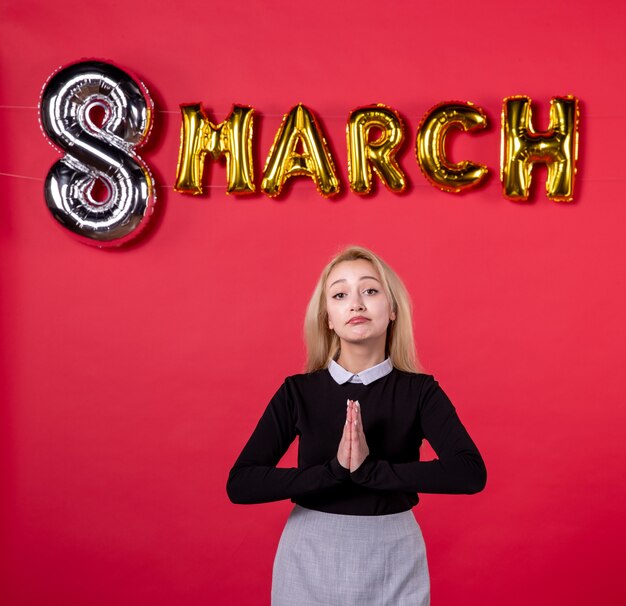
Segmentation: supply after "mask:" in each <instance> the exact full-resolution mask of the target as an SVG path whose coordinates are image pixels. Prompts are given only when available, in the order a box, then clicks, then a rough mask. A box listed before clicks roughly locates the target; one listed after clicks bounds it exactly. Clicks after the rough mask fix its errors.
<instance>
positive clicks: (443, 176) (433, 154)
mask: <svg viewBox="0 0 626 606" xmlns="http://www.w3.org/2000/svg"><path fill="white" fill-rule="evenodd" d="M486 126H487V116H485V112H483V110H482V109H480V108H479V107H476V106H475V105H473V104H472V103H469V102H447V103H440V104H439V105H436V106H435V107H433V108H432V109H431V110H430V111H428V113H427V114H426V115H425V116H424V118H423V119H422V122H421V124H420V126H419V128H418V129H417V138H416V143H415V150H416V154H417V161H418V163H419V165H420V168H421V169H422V172H423V173H424V176H425V177H426V178H427V179H428V180H429V181H430V182H431V183H432V184H433V185H434V186H435V187H438V188H439V189H441V190H443V191H447V192H452V193H458V192H461V191H464V190H467V189H469V188H471V187H475V186H476V185H478V184H479V183H480V182H481V181H482V180H483V179H484V177H485V175H486V174H487V167H486V166H483V165H482V164H475V163H474V162H469V161H467V160H463V161H461V162H458V163H456V164H454V163H452V162H450V160H448V158H447V156H446V136H447V134H448V131H449V130H450V128H460V129H462V130H464V131H466V132H473V131H476V130H480V129H483V128H485V127H486Z"/></svg>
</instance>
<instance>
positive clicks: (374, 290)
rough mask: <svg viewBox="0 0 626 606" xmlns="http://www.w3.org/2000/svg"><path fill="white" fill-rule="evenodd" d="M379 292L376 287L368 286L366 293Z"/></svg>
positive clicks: (373, 293)
mask: <svg viewBox="0 0 626 606" xmlns="http://www.w3.org/2000/svg"><path fill="white" fill-rule="evenodd" d="M377 292H378V289H376V288H366V289H365V294H368V295H375V294H376V293H377Z"/></svg>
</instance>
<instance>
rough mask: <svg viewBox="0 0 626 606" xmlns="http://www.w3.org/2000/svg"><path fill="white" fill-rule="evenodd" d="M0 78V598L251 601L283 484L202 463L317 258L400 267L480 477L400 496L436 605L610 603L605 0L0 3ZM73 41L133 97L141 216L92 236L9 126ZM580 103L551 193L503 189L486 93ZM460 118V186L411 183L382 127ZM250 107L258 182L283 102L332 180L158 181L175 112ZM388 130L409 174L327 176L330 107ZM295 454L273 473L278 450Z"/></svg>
mask: <svg viewBox="0 0 626 606" xmlns="http://www.w3.org/2000/svg"><path fill="white" fill-rule="evenodd" d="M0 11H1V17H2V19H1V26H0V27H1V28H2V31H1V35H2V40H3V44H2V71H1V73H0V85H1V99H0V105H1V107H0V132H2V142H3V143H2V146H1V149H0V172H1V175H0V192H1V193H0V213H1V215H0V247H1V248H0V263H1V273H0V297H1V298H0V314H1V315H0V331H1V332H0V334H1V335H2V336H1V339H2V340H1V348H0V365H1V367H0V373H1V374H0V380H1V398H2V404H1V409H0V411H1V413H0V414H1V419H0V421H1V428H2V429H1V432H2V435H1V436H0V438H1V441H0V454H1V465H2V469H1V482H2V485H1V486H0V490H1V493H0V494H1V495H2V496H1V503H2V509H1V522H2V541H1V546H0V550H1V559H2V561H1V573H2V585H1V591H2V594H1V595H0V598H1V599H2V603H3V604H7V605H11V606H17V605H20V606H21V605H27V604H28V605H30V604H47V605H50V606H52V605H56V604H59V605H61V604H63V605H65V606H70V605H71V606H73V605H77V606H78V605H84V604H89V605H90V606H100V605H102V606H104V605H107V606H109V605H110V604H128V605H130V604H151V605H152V606H158V605H165V604H185V605H189V606H191V605H200V604H208V603H212V604H236V605H242V606H243V605H248V604H251V605H252V604H255V605H256V604H268V603H269V588H270V578H271V567H272V560H273V555H274V550H275V547H276V544H277V541H278V538H279V535H280V532H281V529H282V526H283V524H284V521H285V519H286V517H287V514H288V512H289V510H290V507H291V504H290V503H289V502H281V503H272V504H265V505H258V506H238V505H232V504H231V503H230V502H229V501H228V499H227V497H226V493H225V490H224V486H225V482H226V478H227V474H228V471H229V469H230V467H231V465H232V463H233V462H234V460H235V458H236V456H237V455H238V453H239V451H240V449H241V448H242V446H243V444H244V442H245V440H246V439H247V437H248V436H249V434H250V432H251V430H252V429H253V427H254V425H255V424H256V421H257V419H258V417H259V415H260V414H261V412H262V410H263V409H264V407H265V406H266V404H267V402H268V400H269V398H270V397H271V395H272V394H273V393H274V391H275V389H276V388H277V387H278V385H279V384H280V382H281V381H282V379H283V378H284V376H285V375H287V374H293V373H297V372H300V371H301V369H302V366H303V363H304V349H303V345H302V341H301V337H300V335H301V324H302V319H303V314H304V308H305V305H306V302H307V300H308V298H309V296H310V293H311V290H312V288H313V285H314V282H315V280H316V278H317V276H318V273H319V271H320V270H321V267H322V266H323V265H324V264H325V262H326V261H327V260H328V259H329V258H330V257H331V256H332V255H333V254H334V253H335V252H336V251H337V250H338V249H339V248H340V247H343V246H344V245H346V244H350V243H358V244H362V245H365V246H368V247H371V248H373V249H374V250H375V251H377V252H379V254H380V255H381V256H383V258H385V259H386V260H387V261H389V263H391V264H392V265H393V266H394V267H395V268H396V269H397V270H398V272H399V273H400V274H401V275H402V276H403V278H404V280H405V282H406V284H407V286H408V287H409V289H410V291H411V293H412V296H413V300H414V306H415V331H416V340H417V345H418V350H419V354H420V357H421V359H422V362H423V364H424V366H425V368H426V370H427V371H428V372H430V373H432V374H434V375H435V376H436V377H437V378H438V380H439V381H440V382H441V384H442V385H443V387H444V389H445V390H446V391H447V393H448V394H449V395H450V397H451V399H452V401H453V402H454V403H455V405H456V406H457V409H458V411H459V413H460V415H461V418H462V419H463V421H464V422H465V424H466V425H467V427H468V428H469V430H470V432H471V434H472V436H473V437H474V439H475V441H476V442H477V444H478V445H479V447H480V449H481V451H482V453H483V455H484V457H485V460H486V463H487V467H488V472H489V480H488V485H487V488H486V490H485V491H484V492H483V493H481V494H479V495H476V496H444V495H441V496H439V495H424V496H423V498H422V500H421V502H420V504H419V505H418V506H417V508H416V510H415V513H416V516H417V519H418V521H419V523H420V524H421V526H422V529H423V532H424V535H425V538H426V542H427V547H428V555H429V563H430V568H431V574H432V595H433V604H435V605H446V606H447V605H450V606H451V605H456V604H465V605H466V606H472V605H478V604H481V605H484V604H487V605H496V604H503V603H506V604H508V605H509V606H517V605H524V606H527V605H528V604H541V605H553V604H569V605H571V606H577V605H580V606H582V605H587V604H590V603H597V604H620V603H626V602H625V600H626V590H625V589H624V584H623V582H622V580H621V575H622V571H623V567H624V564H625V563H626V562H625V561H624V560H625V558H624V538H625V533H624V530H625V523H624V515H623V509H624V505H625V499H624V497H625V492H626V490H625V487H624V471H625V467H626V465H625V455H624V449H623V438H624V429H625V417H626V413H625V412H624V405H623V404H624V398H623V374H622V368H623V365H624V343H625V338H626V335H625V332H626V331H625V325H624V304H625V299H626V296H625V295H626V283H625V279H624V276H625V275H626V274H625V272H624V259H625V252H626V251H625V248H626V247H625V244H624V236H623V231H624V227H623V226H624V221H625V220H626V205H625V204H624V200H623V189H624V181H625V177H626V175H625V171H624V167H623V160H622V156H623V150H622V147H623V142H622V140H621V139H622V137H623V132H624V129H625V127H626V124H625V120H624V113H623V97H622V95H623V93H624V78H623V73H624V67H623V66H624V64H625V63H624V62H625V60H626V43H625V42H624V40H625V39H624V36H623V26H624V23H625V22H626V21H625V18H626V10H625V8H624V5H623V3H621V2H619V1H618V0H605V1H604V2H601V3H595V4H593V3H590V2H583V1H580V0H574V1H573V0H567V1H566V0H556V1H553V2H544V1H538V0H527V2H525V3H523V4H520V3H513V2H501V1H498V2H496V1H488V2H482V3H478V4H468V3H466V2H460V1H458V0H451V1H450V2H447V3H445V5H441V4H439V3H433V2H421V1H420V2H398V3H387V4H384V3H382V4H381V3H377V2H364V1H360V2H354V1H348V2H316V3H309V4H298V3H293V2H284V1H280V2H272V3H255V2H249V1H246V2H242V1H240V2H237V3H227V2H215V3H206V2H190V1H188V0H182V1H180V2H176V3H168V4H165V3H163V4H162V5H161V4H158V5H149V4H147V3H135V4H133V3H130V6H129V3H127V2H126V1H121V0H119V1H116V0H104V1H102V2H99V3H88V2H71V1H69V0H57V2H54V3H49V2H46V3H44V2H34V1H23V0H22V1H19V2H18V1H17V0H4V2H3V3H2V7H1V9H0ZM84 57H97V58H102V59H108V60H111V61H114V62H116V63H118V64H120V65H121V66H123V67H126V68H128V69H130V70H132V71H134V72H135V73H136V74H138V75H139V76H140V77H141V78H142V79H143V80H144V82H145V83H146V84H147V86H148V88H149V89H150V91H151V94H152V97H153V99H154V100H155V103H156V107H157V113H156V116H155V129H154V132H153V134H152V138H151V142H150V143H149V144H148V146H147V147H146V148H145V149H144V150H143V152H141V153H142V156H143V157H144V159H145V160H146V161H147V162H148V164H149V165H150V166H151V168H152V170H153V172H154V175H155V178H156V180H157V184H158V202H157V208H156V213H155V216H154V217H153V220H152V221H151V224H150V226H149V228H148V230H147V232H146V233H145V234H142V235H141V236H140V238H139V239H138V240H137V241H136V242H135V243H133V244H131V245H129V246H126V247H124V248H122V249H118V250H104V251H103V250H99V249H96V248H91V247H88V246H85V245H83V244H80V243H78V242H76V241H75V240H73V239H72V238H71V237H70V236H68V234H66V233H65V232H64V231H63V230H62V229H61V228H59V227H57V226H56V225H55V224H54V223H53V221H52V219H51V218H50V216H49V214H48V212H47V210H46V208H45V205H44V202H43V193H42V187H43V179H44V178H45V175H46V173H47V171H48V169H49V167H50V166H51V165H52V163H53V162H54V161H55V160H56V159H57V158H58V154H57V153H56V152H55V151H54V150H53V149H52V148H51V147H50V146H49V145H48V143H47V142H46V140H45V138H44V137H43V135H42V133H41V131H40V129H39V126H38V122H37V102H38V97H39V93H40V90H41V87H42V85H43V84H44V82H45V80H46V78H47V77H48V76H49V75H50V73H52V71H54V70H55V69H56V68H57V67H58V66H60V65H63V64H66V63H68V62H71V61H75V60H78V59H81V58H84ZM514 94H526V95H529V96H530V97H532V99H533V102H534V106H533V107H534V112H535V124H536V127H537V128H538V129H543V128H545V127H546V125H547V114H548V102H549V99H550V98H551V97H552V96H556V95H564V94H574V95H576V96H577V97H578V98H579V99H580V101H581V138H580V163H579V173H578V179H577V183H576V191H575V202H574V203H571V204H563V203H555V202H551V201H549V200H548V199H547V198H546V197H545V194H544V182H545V171H544V170H543V169H541V170H539V171H536V172H535V175H534V183H533V189H534V194H533V197H532V200H531V201H530V202H528V203H513V202H510V201H507V200H505V199H504V198H503V197H502V194H501V186H500V182H499V178H498V171H499V146H500V132H499V130H500V127H499V123H500V111H501V105H502V99H503V98H504V97H506V96H510V95H514ZM456 99H460V100H469V101H473V102H474V103H476V104H478V105H480V106H481V107H482V108H483V109H484V110H485V111H486V112H487V114H488V117H489V122H490V128H489V129H488V130H487V131H486V132H484V133H482V134H479V135H475V136H464V135H460V136H458V137H454V138H453V139H452V151H451V154H452V157H453V159H459V160H460V159H463V158H470V159H472V160H475V161H479V162H482V163H484V164H487V165H488V166H489V167H490V169H491V171H490V179H489V180H488V182H487V184H486V186H485V187H483V188H482V189H480V190H478V191H474V192H471V193H467V194H466V195H457V196H455V195H451V194H446V193H442V192H440V191H438V190H436V189H435V188H433V187H432V186H431V185H429V184H428V183H427V182H426V181H425V179H424V178H423V177H422V176H421V174H420V172H419V169H418V167H417V164H416V161H415V158H414V152H413V142H414V137H415V131H416V128H417V125H418V123H419V121H420V119H421V117H422V116H423V115H424V113H425V112H426V111H427V110H428V109H429V108H430V107H431V106H433V105H434V104H436V103H438V102H440V101H445V100H456ZM196 101H201V102H202V103H203V104H204V106H205V108H206V110H207V111H208V112H209V113H210V115H211V116H212V117H213V119H214V120H216V121H217V120H222V119H223V118H225V117H226V115H227V114H228V112H229V110H230V107H231V104H232V103H241V104H249V105H252V106H254V107H255V108H256V110H257V118H256V123H255V142H254V149H255V167H256V177H257V184H258V183H259V182H260V172H261V168H262V166H263V163H264V160H265V157H266V156H267V152H268V150H269V148H270V145H271V142H272V140H273V137H274V134H275V133H276V130H277V128H278V126H279V124H280V120H281V116H282V115H283V114H284V113H286V112H287V111H288V110H289V109H290V108H291V107H292V106H293V105H295V104H296V103H298V102H302V103H304V104H305V105H307V106H308V107H309V108H311V109H312V110H313V111H314V112H315V114H316V115H317V116H318V118H319V120H320V123H321V124H322V125H323V128H324V130H325V133H326V135H327V138H328V139H329V141H330V146H331V150H332V152H333V155H334V158H335V162H336V164H337V166H338V169H339V172H340V176H341V179H342V187H343V192H344V193H343V194H342V195H340V196H338V197H337V198H336V199H333V200H326V199H323V198H322V197H321V196H319V194H317V192H316V191H315V187H314V185H313V183H312V182H311V181H310V180H308V179H304V178H296V179H292V180H291V181H292V183H291V184H290V185H289V186H288V187H287V188H286V191H285V193H284V194H283V195H282V196H281V197H280V198H278V199H276V200H272V199H269V198H267V197H265V196H263V195H260V194H259V195H253V196H251V197H246V198H235V197H232V196H230V197H227V196H226V195H225V169H224V166H223V164H214V165H211V166H209V168H208V183H209V184H210V188H209V190H208V193H207V195H205V196H202V197H189V196H183V195H181V194H178V193H174V192H173V189H172V185H173V182H174V177H175V171H176V162H177V153H178V142H179V128H180V119H179V112H178V105H179V104H180V103H189V102H196ZM376 102H381V103H386V104H387V105H390V106H391V107H393V108H395V109H397V110H398V111H399V112H400V113H401V115H402V116H403V118H404V120H405V123H406V130H407V142H406V144H405V146H404V148H403V151H402V153H401V154H400V163H401V165H402V167H403V168H404V170H405V171H406V173H407V176H408V179H409V181H410V187H409V190H408V192H407V193H406V194H404V195H393V194H390V193H388V192H387V191H386V190H385V189H384V188H383V187H380V186H379V187H378V188H377V191H376V193H374V194H373V195H370V196H368V197H358V196H356V195H354V194H352V193H350V192H349V191H347V162H346V144H345V126H346V118H347V115H348V113H349V111H350V110H351V109H353V108H355V107H358V106H360V105H364V104H368V103H376ZM294 454H295V449H292V450H291V451H290V453H289V454H288V455H287V458H286V461H285V464H287V465H290V464H293V462H294Z"/></svg>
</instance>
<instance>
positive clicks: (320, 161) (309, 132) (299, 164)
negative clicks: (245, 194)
mask: <svg viewBox="0 0 626 606" xmlns="http://www.w3.org/2000/svg"><path fill="white" fill-rule="evenodd" d="M298 145H300V146H301V148H302V151H301V152H298V151H297V148H298ZM296 175H302V176H305V177H310V178H311V179H313V181H314V182H315V185H316V187H317V190H318V191H319V193H320V194H322V195H323V196H332V195H333V194H336V193H337V192H338V191H339V180H338V179H337V175H336V174H335V166H334V164H333V159H332V157H331V155H330V152H329V151H328V146H327V145H326V140H325V139H324V137H323V135H322V132H321V130H320V128H319V126H318V124H317V122H316V120H315V117H314V116H313V114H312V113H311V112H310V111H309V110H308V109H307V108H306V107H304V106H303V105H297V106H296V107H294V108H293V109H292V110H291V111H290V112H289V113H288V114H285V116H284V117H283V122H282V124H281V126H280V128H279V129H278V132H277V133H276V138H275V139H274V143H273V145H272V148H271V149H270V153H269V155H268V157H267V162H266V163H265V170H264V171H263V181H262V182H261V190H262V191H263V192H265V193H266V194H267V195H269V196H272V197H273V196H277V195H278V194H280V192H281V190H282V188H283V185H284V183H285V181H286V180H287V179H288V178H289V177H293V176H296Z"/></svg>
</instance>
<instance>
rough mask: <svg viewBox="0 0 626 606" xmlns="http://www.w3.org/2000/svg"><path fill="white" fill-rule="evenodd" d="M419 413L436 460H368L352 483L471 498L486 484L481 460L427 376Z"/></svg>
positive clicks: (443, 394)
mask: <svg viewBox="0 0 626 606" xmlns="http://www.w3.org/2000/svg"><path fill="white" fill-rule="evenodd" d="M419 410H420V416H421V423H422V428H423V431H424V435H425V437H426V439H427V440H428V441H429V442H430V444H431V446H432V447H433V450H434V451H435V453H436V454H437V457H438V458H437V459H435V460H434V461H415V462H410V463H389V462H387V461H381V460H374V459H372V458H371V457H370V456H368V457H367V458H366V459H365V461H363V463H362V464H361V466H360V467H359V468H358V469H357V470H356V471H354V472H353V473H352V474H351V479H352V481H353V482H356V483H357V484H361V485H362V486H367V487H368V488H376V489H380V490H399V491H403V492H426V493H429V492H430V493H441V494H472V493H475V492H479V491H481V490H482V489H483V488H484V487H485V483H486V481H487V470H486V468H485V464H484V462H483V459H482V457H481V456H480V453H479V452H478V448H476V445H475V444H474V442H473V441H472V438H470V436H469V434H468V433H467V431H466V429H465V427H464V426H463V424H462V423H461V421H460V419H459V417H458V415H457V413H456V410H455V408H454V406H453V405H452V403H451V402H450V400H449V399H448V397H447V396H446V394H445V393H444V391H443V390H442V389H441V387H439V383H437V381H436V380H435V379H434V378H433V377H432V376H430V375H426V378H425V379H424V383H423V385H422V388H421V391H420V396H419ZM366 438H367V436H366Z"/></svg>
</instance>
